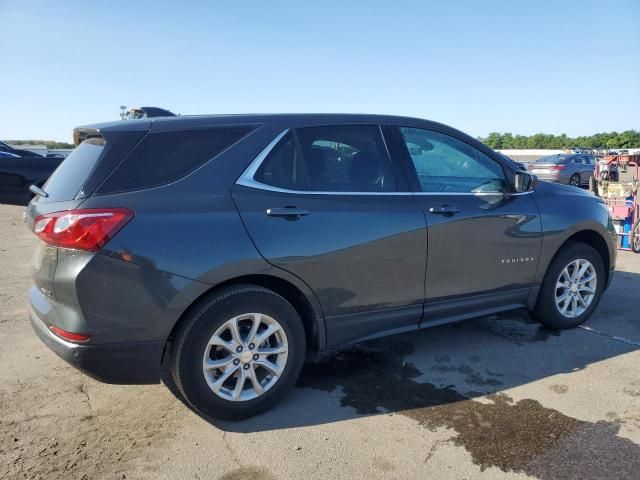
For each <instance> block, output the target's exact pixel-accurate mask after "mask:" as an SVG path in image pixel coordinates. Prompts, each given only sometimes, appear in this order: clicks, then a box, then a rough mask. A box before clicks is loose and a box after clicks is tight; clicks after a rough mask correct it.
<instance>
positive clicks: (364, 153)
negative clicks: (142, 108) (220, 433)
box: [27, 114, 616, 419]
mask: <svg viewBox="0 0 640 480" xmlns="http://www.w3.org/2000/svg"><path fill="white" fill-rule="evenodd" d="M75 138H76V141H77V143H78V144H79V146H78V147H77V148H76V149H75V151H74V152H73V153H72V154H71V155H70V156H69V157H68V158H67V159H66V160H65V161H64V162H63V163H62V165H61V166H60V167H59V168H58V169H57V170H56V172H55V173H54V174H53V175H52V177H51V178H50V179H49V181H48V182H47V183H46V184H45V185H44V186H43V187H42V188H41V189H34V190H35V191H36V193H37V196H36V197H35V198H34V199H33V200H32V201H31V203H30V204H29V207H28V216H27V218H28V225H29V227H30V228H31V229H32V230H33V232H34V233H35V234H36V235H37V236H38V237H39V238H40V239H41V240H42V241H41V242H40V245H39V247H38V249H37V252H36V254H35V255H34V263H33V279H34V281H33V286H32V288H31V290H30V317H31V322H32V325H33V328H34V330H35V331H36V333H37V334H38V335H39V336H40V338H41V339H42V340H43V341H44V342H45V343H46V344H47V345H48V346H49V347H50V348H51V349H52V350H54V351H55V352H56V353H58V354H59V355H60V356H61V357H62V358H64V359H65V360H67V361H68V362H69V363H71V364H72V365H74V366H75V367H77V368H79V369H80V370H82V371H84V372H86V373H87V374H88V375H90V376H92V377H94V378H96V379H98V380H101V381H104V382H110V383H157V382H159V381H160V376H161V365H163V364H165V362H166V364H168V365H170V370H171V374H172V376H173V379H174V380H175V383H176V385H177V387H178V389H179V390H180V391H181V393H182V395H183V396H184V398H185V399H186V400H187V401H188V402H189V403H190V405H192V406H193V408H194V409H196V410H197V411H199V412H201V413H202V414H204V415H208V416H211V417H216V418H228V419H229V418H230V419H237V418H243V417H247V416H251V415H254V414H256V413H258V412H260V411H262V410H264V409H266V408H268V407H269V406H270V405H272V404H274V403H275V402H276V401H277V400H278V399H280V398H281V397H282V396H283V395H284V394H285V392H286V391H287V390H288V389H289V388H290V387H291V386H292V385H293V384H294V382H295V380H296V377H297V376H298V374H299V372H300V369H301V368H302V365H303V362H304V361H305V358H314V357H315V356H317V354H318V353H319V352H321V351H323V350H326V349H328V348H334V347H337V346H340V345H345V344H349V343H353V342H359V341H362V340H365V339H370V338H373V337H380V336H384V335H389V334H393V333H398V332H411V331H417V330H419V329H422V328H426V327H430V326H434V325H440V324H443V323H447V322H454V321H458V320H463V319H467V318H471V317H477V316H479V315H487V314H493V313H497V312H503V311H508V310H512V309H518V308H526V309H528V310H530V311H531V312H532V314H533V316H534V317H535V318H537V319H538V320H540V321H541V322H542V323H544V324H545V325H547V326H549V327H551V328H557V329H562V328H570V327H575V326H577V325H579V324H581V323H583V322H584V321H585V320H586V319H587V318H588V317H589V316H590V315H591V314H592V313H593V311H594V309H595V308H596V306H597V304H598V301H599V300H600V297H601V295H602V293H603V291H604V290H605V288H606V287H607V285H608V284H609V282H610V280H611V275H612V271H613V268H614V265H615V260H616V248H615V239H616V235H615V231H614V229H613V225H612V221H611V218H610V216H609V214H608V211H607V209H606V208H605V206H604V205H603V204H602V202H601V201H600V200H599V199H598V198H596V197H594V196H592V195H591V194H590V193H588V192H583V191H581V190H578V189H575V188H571V187H566V186H562V185H555V184H550V183H544V182H542V183H538V181H537V179H536V178H535V176H533V175H531V174H530V173H527V172H523V171H520V170H519V169H517V167H515V166H514V165H513V163H512V162H510V161H507V160H505V159H504V158H503V157H502V156H500V155H499V154H497V153H496V152H494V151H493V150H491V149H489V148H488V147H486V146H485V145H483V144H481V143H480V142H478V141H477V140H475V139H473V138H471V137H470V136H468V135H465V134H463V133H461V132H459V131H457V130H454V129H452V128H450V127H447V126H444V125H441V124H438V123H433V122H429V121H426V120H420V119H415V118H404V117H391V116H375V115H335V114H334V115H328V114H326V115H325V114H313V115H312V114H308V115H233V116H232V115H229V116H227V115H220V116H200V117H173V118H153V119H140V120H131V121H121V122H117V123H105V124H99V125H93V126H87V127H82V128H78V129H76V130H75Z"/></svg>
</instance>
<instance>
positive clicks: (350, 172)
mask: <svg viewBox="0 0 640 480" xmlns="http://www.w3.org/2000/svg"><path fill="white" fill-rule="evenodd" d="M295 135H297V141H296V137H295V136H294V135H292V134H288V135H287V136H285V137H284V138H283V139H282V140H281V141H280V143H278V145H277V146H276V147H275V148H274V149H273V150H272V152H271V153H270V154H269V156H268V157H267V158H266V160H265V161H264V162H263V163H262V165H261V166H260V168H259V169H258V171H257V172H256V174H255V176H254V179H255V180H256V181H258V182H260V183H264V184H266V185H271V186H274V187H278V188H285V189H288V190H304V191H316V192H392V191H395V190H396V183H395V179H394V176H393V171H392V168H391V162H390V160H389V157H388V155H387V152H386V149H385V147H384V142H383V140H382V137H381V134H380V129H379V128H378V127H377V126H371V125H365V126H360V125H357V126H355V125H343V126H330V127H311V128H301V129H299V130H296V132H295Z"/></svg>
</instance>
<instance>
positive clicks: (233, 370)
mask: <svg viewBox="0 0 640 480" xmlns="http://www.w3.org/2000/svg"><path fill="white" fill-rule="evenodd" d="M288 348H289V344H288V342H287V335H286V333H285V332H284V329H283V328H282V325H280V324H279V323H278V321H277V320H275V319H274V318H272V317H270V316H268V315H265V314H262V313H244V314H242V315H238V316H237V317H233V318H231V319H229V320H227V321H226V322H225V323H224V324H222V325H221V326H220V327H219V328H218V329H217V330H216V331H215V333H214V334H213V335H212V336H211V338H210V339H209V342H208V343H207V347H206V348H205V351H204V356H203V358H202V373H203V374H204V378H205V380H206V382H207V385H209V388H210V389H211V391H212V392H213V393H215V394H216V395H217V396H218V397H220V398H223V399H225V400H230V401H233V402H244V401H247V400H252V399H254V398H257V397H259V396H260V395H263V394H264V393H265V392H267V391H268V390H269V389H271V388H272V387H273V386H274V385H275V384H276V383H277V382H278V380H279V379H280V377H281V375H282V372H283V371H284V367H285V365H286V363H287V357H288Z"/></svg>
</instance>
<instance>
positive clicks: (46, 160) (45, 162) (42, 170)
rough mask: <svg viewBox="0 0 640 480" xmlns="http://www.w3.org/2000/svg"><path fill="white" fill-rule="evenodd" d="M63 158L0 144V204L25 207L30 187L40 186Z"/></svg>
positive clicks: (29, 195)
mask: <svg viewBox="0 0 640 480" xmlns="http://www.w3.org/2000/svg"><path fill="white" fill-rule="evenodd" d="M63 160H64V157H48V156H47V157H43V156H42V155H38V154H37V153H33V152H30V151H28V150H20V149H16V148H12V147H10V146H9V145H7V144H6V143H3V142H0V203H11V204H15V205H26V204H27V203H28V202H29V200H31V197H32V196H33V195H32V193H31V192H30V191H29V187H30V186H31V185H36V186H42V185H43V184H44V182H45V181H46V180H47V178H49V176H50V175H51V174H52V173H53V171H54V170H55V169H56V168H58V166H59V165H60V163H62V161H63Z"/></svg>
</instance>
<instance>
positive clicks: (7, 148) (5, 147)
mask: <svg viewBox="0 0 640 480" xmlns="http://www.w3.org/2000/svg"><path fill="white" fill-rule="evenodd" d="M0 152H5V153H10V154H12V155H16V156H18V157H41V156H42V155H40V154H38V153H35V152H32V151H30V150H22V149H20V148H13V147H12V146H11V145H9V144H7V143H4V142H0Z"/></svg>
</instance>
